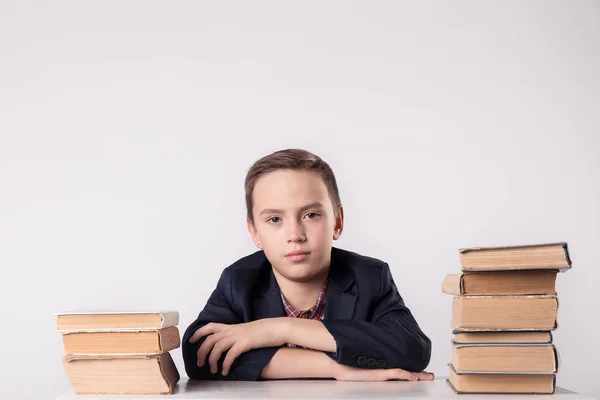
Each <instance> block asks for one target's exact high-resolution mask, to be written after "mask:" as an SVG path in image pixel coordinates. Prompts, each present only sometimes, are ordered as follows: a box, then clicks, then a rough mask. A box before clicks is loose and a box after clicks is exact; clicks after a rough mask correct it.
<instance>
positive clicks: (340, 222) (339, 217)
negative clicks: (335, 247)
mask: <svg viewBox="0 0 600 400" xmlns="http://www.w3.org/2000/svg"><path fill="white" fill-rule="evenodd" d="M343 230H344V207H342V205H341V204H340V208H338V210H337V212H336V214H335V226H334V227H333V240H338V239H339V238H340V236H342V231H343Z"/></svg>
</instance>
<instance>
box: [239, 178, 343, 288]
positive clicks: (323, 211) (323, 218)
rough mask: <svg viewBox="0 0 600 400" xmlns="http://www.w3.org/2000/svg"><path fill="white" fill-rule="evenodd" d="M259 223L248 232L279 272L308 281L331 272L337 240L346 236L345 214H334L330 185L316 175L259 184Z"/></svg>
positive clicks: (256, 198) (255, 208) (256, 217)
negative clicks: (343, 233) (330, 267)
mask: <svg viewBox="0 0 600 400" xmlns="http://www.w3.org/2000/svg"><path fill="white" fill-rule="evenodd" d="M252 197H253V200H254V205H253V209H252V213H253V216H254V224H252V223H251V222H250V220H248V231H249V232H250V234H251V235H252V239H253V240H254V243H255V244H256V246H258V247H259V248H260V249H262V250H263V251H264V252H265V255H266V256H267V258H268V260H269V261H270V263H271V265H272V266H273V268H274V269H275V273H276V274H279V275H282V276H283V277H284V278H286V279H288V280H290V281H294V282H306V281H309V280H311V279H313V278H315V277H316V276H318V275H319V273H320V272H324V271H326V270H327V269H328V267H329V263H330V261H331V247H332V242H333V240H337V239H338V238H339V237H340V235H341V234H342V228H343V219H344V213H343V209H342V207H341V206H340V208H339V210H334V209H333V203H332V202H331V199H330V197H329V193H328V191H327V186H326V185H325V182H323V179H322V178H321V177H320V176H319V175H318V174H317V173H314V172H309V171H294V170H278V171H274V172H271V173H268V174H266V175H263V176H262V177H260V178H259V179H258V181H257V182H256V185H255V186H254V192H253V195H252Z"/></svg>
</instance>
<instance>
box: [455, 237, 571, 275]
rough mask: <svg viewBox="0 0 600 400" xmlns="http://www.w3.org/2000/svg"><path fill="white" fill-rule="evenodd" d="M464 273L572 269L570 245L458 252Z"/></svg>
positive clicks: (501, 247) (561, 243)
mask: <svg viewBox="0 0 600 400" xmlns="http://www.w3.org/2000/svg"><path fill="white" fill-rule="evenodd" d="M459 256H460V263H461V269H462V270H463V271H466V272H468V271H498V270H513V269H557V270H560V271H566V270H568V269H570V268H571V258H570V256H569V250H568V246H567V243H565V242H560V243H546V244H534V245H523V246H497V247H471V248H467V249H460V250H459Z"/></svg>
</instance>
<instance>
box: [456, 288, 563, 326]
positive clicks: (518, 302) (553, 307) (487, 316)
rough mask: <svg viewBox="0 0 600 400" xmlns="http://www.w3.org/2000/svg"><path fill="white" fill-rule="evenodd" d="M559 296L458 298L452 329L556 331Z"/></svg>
mask: <svg viewBox="0 0 600 400" xmlns="http://www.w3.org/2000/svg"><path fill="white" fill-rule="evenodd" d="M557 315H558V299H557V298H556V296H456V297H454V299H453V301H452V328H454V329H458V330H465V331H467V330H502V329H510V330H546V331H548V330H554V329H556V328H557V327H558V322H557Z"/></svg>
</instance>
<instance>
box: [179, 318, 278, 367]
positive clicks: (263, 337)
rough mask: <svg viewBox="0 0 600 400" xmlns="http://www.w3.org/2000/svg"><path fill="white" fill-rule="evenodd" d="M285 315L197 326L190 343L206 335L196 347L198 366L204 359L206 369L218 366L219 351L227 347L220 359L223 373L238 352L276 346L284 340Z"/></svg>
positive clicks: (201, 364) (202, 364)
mask: <svg viewBox="0 0 600 400" xmlns="http://www.w3.org/2000/svg"><path fill="white" fill-rule="evenodd" d="M286 321H287V318H285V317H282V318H265V319H261V320H257V321H252V322H246V323H243V324H235V325H227V324H218V323H214V322H211V323H209V324H207V325H205V326H203V327H202V328H200V329H198V330H197V331H196V332H195V333H194V335H193V336H192V337H191V338H190V343H196V342H197V341H199V340H200V338H202V337H204V336H208V337H207V338H206V340H205V341H204V343H202V345H201V346H200V348H199V349H198V366H199V367H202V366H204V363H205V362H206V357H207V355H208V353H210V357H209V358H208V362H209V364H210V372H211V373H213V374H215V373H217V371H218V370H219V368H218V365H217V363H218V361H219V359H220V358H221V354H223V352H226V351H227V356H226V357H225V360H224V361H223V370H222V374H223V375H227V374H228V373H229V369H230V368H231V364H233V362H234V361H235V359H236V358H237V357H238V356H239V355H240V354H242V353H245V352H247V351H249V350H252V349H258V348H263V347H277V346H282V345H283V344H284V340H283V332H284V331H283V330H284V329H285V322H286Z"/></svg>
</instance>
